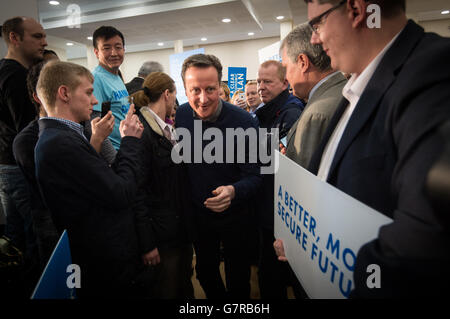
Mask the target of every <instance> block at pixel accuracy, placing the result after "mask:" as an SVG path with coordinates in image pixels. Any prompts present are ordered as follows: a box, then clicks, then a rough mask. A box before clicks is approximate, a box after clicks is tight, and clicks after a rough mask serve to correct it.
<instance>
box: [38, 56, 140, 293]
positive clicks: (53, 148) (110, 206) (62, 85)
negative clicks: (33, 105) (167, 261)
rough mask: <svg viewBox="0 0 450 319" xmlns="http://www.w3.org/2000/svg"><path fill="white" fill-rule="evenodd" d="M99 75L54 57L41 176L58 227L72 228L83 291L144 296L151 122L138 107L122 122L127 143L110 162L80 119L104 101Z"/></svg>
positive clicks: (41, 84) (44, 97)
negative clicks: (138, 213)
mask: <svg viewBox="0 0 450 319" xmlns="http://www.w3.org/2000/svg"><path fill="white" fill-rule="evenodd" d="M93 80H94V79H93V77H92V75H91V73H90V72H89V71H88V70H87V69H85V68H84V67H82V66H79V65H76V64H73V63H67V62H56V61H55V62H53V61H52V62H49V63H47V64H46V65H45V66H44V68H43V69H42V72H41V75H40V77H39V81H38V86H37V92H38V96H39V99H40V101H41V102H42V104H43V105H44V107H45V109H46V111H47V114H48V117H44V118H41V119H40V120H39V128H40V136H39V141H38V143H37V145H36V151H35V163H36V178H37V182H38V185H39V189H40V191H41V194H42V197H43V200H44V204H45V205H46V206H47V207H48V209H49V210H50V212H51V214H52V218H53V221H54V223H55V226H56V228H57V229H58V231H62V230H64V229H67V232H68V236H69V241H70V248H71V253H72V261H73V263H75V264H78V265H79V266H80V269H81V291H79V292H78V293H79V294H78V293H77V295H81V296H82V297H96V298H101V297H103V298H120V297H137V296H140V290H139V289H138V288H139V287H138V286H137V283H138V282H140V281H138V276H140V275H141V274H143V267H144V266H143V263H142V261H141V260H140V252H139V247H138V238H137V233H136V224H135V216H134V213H133V211H132V206H133V205H134V204H135V202H136V198H137V197H136V193H137V185H138V176H139V170H140V167H141V161H140V143H139V138H140V137H141V135H142V131H143V127H142V124H141V122H140V121H139V119H138V118H137V116H136V115H133V111H134V108H133V106H132V107H130V111H129V112H128V114H127V116H126V118H125V120H123V121H122V122H121V124H120V132H121V135H122V138H123V139H122V144H121V147H120V150H119V152H118V153H117V156H116V161H115V162H114V164H113V165H112V167H110V166H109V165H108V164H107V163H106V162H105V161H104V160H103V159H102V158H101V157H100V155H99V154H98V152H97V151H96V150H95V149H94V148H93V147H92V146H91V144H90V143H89V141H88V140H87V138H86V136H84V134H83V128H82V126H81V125H80V124H79V123H81V122H82V121H87V120H89V118H90V114H91V113H92V109H93V106H94V105H95V104H96V103H97V100H96V98H95V96H94V95H93Z"/></svg>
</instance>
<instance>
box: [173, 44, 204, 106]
mask: <svg viewBox="0 0 450 319" xmlns="http://www.w3.org/2000/svg"><path fill="white" fill-rule="evenodd" d="M204 53H205V49H204V48H200V49H196V50H191V51H186V52H182V53H177V54H171V55H170V57H169V60H170V76H171V77H172V79H173V80H174V81H175V86H176V87H177V99H178V103H180V105H181V104H183V103H186V102H187V101H188V99H187V97H186V94H185V91H184V84H183V79H182V78H181V69H182V67H183V62H184V60H185V59H186V58H188V57H190V56H191V55H194V54H204Z"/></svg>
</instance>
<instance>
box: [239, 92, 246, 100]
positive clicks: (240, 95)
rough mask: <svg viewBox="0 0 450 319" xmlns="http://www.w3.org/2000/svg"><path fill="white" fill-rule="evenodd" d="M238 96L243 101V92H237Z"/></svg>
mask: <svg viewBox="0 0 450 319" xmlns="http://www.w3.org/2000/svg"><path fill="white" fill-rule="evenodd" d="M239 98H240V99H241V100H242V101H245V93H244V92H242V93H239Z"/></svg>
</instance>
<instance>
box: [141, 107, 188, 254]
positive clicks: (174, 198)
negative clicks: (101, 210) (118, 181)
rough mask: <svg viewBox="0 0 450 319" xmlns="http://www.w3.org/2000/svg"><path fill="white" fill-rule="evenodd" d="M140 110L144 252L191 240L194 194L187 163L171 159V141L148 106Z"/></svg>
mask: <svg viewBox="0 0 450 319" xmlns="http://www.w3.org/2000/svg"><path fill="white" fill-rule="evenodd" d="M137 114H138V115H139V119H140V121H141V122H142V124H143V125H144V133H143V134H142V137H141V143H142V145H143V147H142V162H143V166H142V170H141V174H142V175H143V178H142V180H141V187H140V188H141V190H142V192H140V193H141V194H142V195H143V196H144V202H145V205H143V206H139V209H137V210H136V214H137V215H138V216H139V221H138V222H137V230H138V235H139V241H140V246H141V252H142V253H145V252H148V251H151V250H153V249H154V248H155V247H157V248H158V249H159V250H160V249H161V247H169V246H170V247H174V246H178V245H180V244H186V243H188V242H189V239H191V238H192V237H191V232H190V231H191V230H192V224H191V223H192V218H191V217H190V213H191V206H190V204H191V203H190V199H191V196H190V191H189V186H188V184H189V181H188V179H187V172H186V169H185V167H184V164H183V163H180V164H176V163H174V162H173V161H172V158H171V152H172V148H173V145H172V143H171V142H170V141H169V140H168V139H167V138H166V137H165V136H164V135H163V132H162V130H161V128H160V127H159V125H158V123H157V122H156V120H155V119H154V118H153V115H152V114H151V113H150V112H149V111H148V110H147V109H146V108H144V107H142V108H140V109H139V110H138V111H137Z"/></svg>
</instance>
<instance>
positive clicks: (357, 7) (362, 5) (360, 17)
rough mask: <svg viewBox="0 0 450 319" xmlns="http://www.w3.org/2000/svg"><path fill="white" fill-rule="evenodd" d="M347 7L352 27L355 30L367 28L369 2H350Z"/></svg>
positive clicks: (351, 0) (361, 0) (359, 0)
mask: <svg viewBox="0 0 450 319" xmlns="http://www.w3.org/2000/svg"><path fill="white" fill-rule="evenodd" d="M346 6H347V14H348V17H349V19H350V20H351V22H352V27H353V28H355V29H356V28H361V27H365V26H366V24H367V23H366V21H367V2H366V1H365V0H350V1H348V2H347V4H346Z"/></svg>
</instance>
